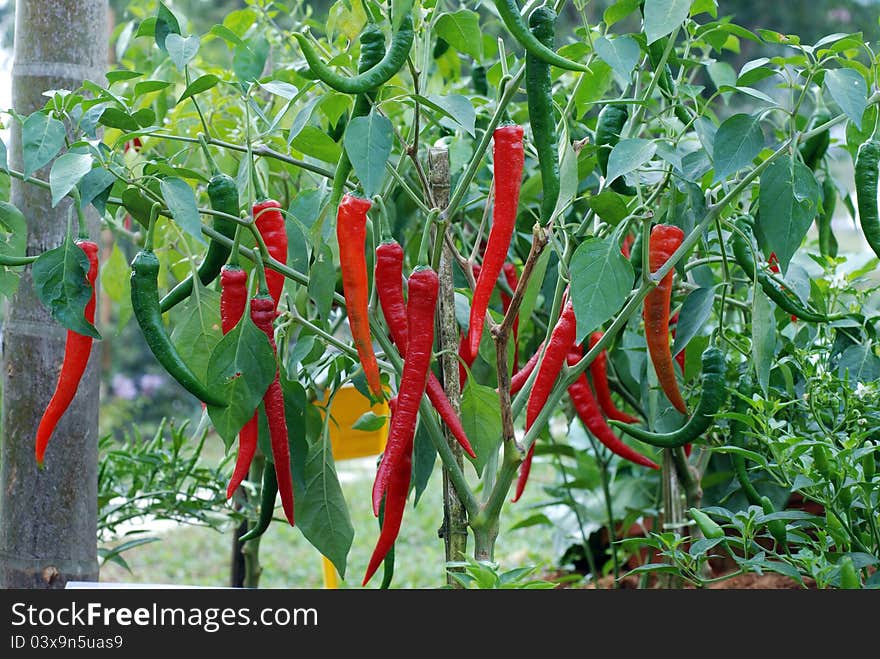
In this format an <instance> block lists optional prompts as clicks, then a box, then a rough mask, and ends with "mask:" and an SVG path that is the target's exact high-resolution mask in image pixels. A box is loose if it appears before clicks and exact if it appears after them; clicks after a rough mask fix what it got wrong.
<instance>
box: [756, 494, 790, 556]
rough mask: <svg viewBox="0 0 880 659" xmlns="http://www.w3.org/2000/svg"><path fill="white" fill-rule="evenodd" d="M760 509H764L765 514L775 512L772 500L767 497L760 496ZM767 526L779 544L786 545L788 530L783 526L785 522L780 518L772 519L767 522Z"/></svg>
mask: <svg viewBox="0 0 880 659" xmlns="http://www.w3.org/2000/svg"><path fill="white" fill-rule="evenodd" d="M761 510H763V511H764V514H765V515H772V514H773V513H775V512H776V509H775V508H774V507H773V502H772V501H770V498H769V497H761ZM767 528H768V529H769V531H770V535H772V536H773V539H774V540H776V542H777V544H779V546H781V547H786V546H787V543H788V532H787V531H786V528H785V522H783V521H782V520H781V519H772V520H770V521H769V522H767Z"/></svg>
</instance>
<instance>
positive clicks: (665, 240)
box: [642, 224, 688, 414]
mask: <svg viewBox="0 0 880 659" xmlns="http://www.w3.org/2000/svg"><path fill="white" fill-rule="evenodd" d="M683 240H684V232H683V231H682V230H681V229H679V228H678V227H677V226H673V225H670V224H658V225H656V226H655V227H654V228H653V229H651V239H650V242H649V247H648V262H649V266H650V269H651V274H653V273H655V272H657V270H659V269H660V268H661V267H663V265H664V264H665V263H666V262H667V261H668V260H669V257H670V256H672V254H673V252H675V250H677V249H678V248H679V246H680V245H681V243H682V241H683ZM672 275H673V271H672V270H670V271H669V272H668V273H666V276H665V277H663V279H662V280H660V282H659V283H658V284H657V287H656V288H655V289H654V290H652V291H651V292H650V293H648V296H647V297H646V298H645V304H644V310H643V313H642V315H643V317H644V320H645V340H646V342H647V344H648V353H649V354H650V356H651V363H652V364H653V365H654V371H655V372H656V373H657V380H658V381H659V382H660V387H661V388H662V389H663V392H664V393H665V394H666V397H667V398H668V399H669V402H670V403H672V405H673V407H675V409H677V410H678V411H679V412H681V413H682V414H687V413H688V412H687V405H685V402H684V399H683V398H682V397H681V392H680V391H679V390H678V381H677V380H676V379H675V367H674V366H673V365H672V351H671V350H670V349H669V308H670V305H671V303H672Z"/></svg>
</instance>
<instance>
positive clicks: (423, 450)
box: [412, 423, 437, 505]
mask: <svg viewBox="0 0 880 659" xmlns="http://www.w3.org/2000/svg"><path fill="white" fill-rule="evenodd" d="M435 462H437V449H436V448H434V442H432V441H431V436H430V435H429V434H428V431H427V430H425V425H424V424H423V423H420V424H419V426H418V428H416V436H415V438H414V439H413V457H412V486H413V505H418V503H419V499H421V498H422V494H424V492H425V488H427V487H428V481H429V480H430V479H431V474H432V473H433V472H434V463H435Z"/></svg>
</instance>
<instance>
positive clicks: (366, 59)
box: [327, 23, 385, 212]
mask: <svg viewBox="0 0 880 659" xmlns="http://www.w3.org/2000/svg"><path fill="white" fill-rule="evenodd" d="M360 43H361V55H360V59H359V60H358V72H359V73H364V72H365V71H369V70H370V69H371V68H372V67H373V66H375V65H376V64H378V63H379V62H380V61H382V59H383V56H384V55H385V35H384V34H383V33H382V30H381V29H379V27H378V26H377V25H376V24H375V23H368V24H367V26H366V27H365V28H364V30H363V32H361V36H360ZM370 106H371V94H370V93H369V92H367V93H363V94H358V95H357V96H356V97H355V99H354V108H352V111H351V117H350V119H349V123H350V122H351V119H354V118H355V117H365V116H367V115H368V114H370ZM351 170H352V165H351V160H349V159H348V154H347V153H346V152H345V149H342V154H341V155H340V156H339V162H338V163H337V164H336V172H335V173H334V174H333V187H332V189H331V190H330V201H329V202H328V205H327V208H329V209H331V210H332V211H334V212H335V210H336V208H337V207H338V206H339V201H340V200H341V199H342V193H343V192H344V191H345V182H346V181H347V180H348V175H349V174H350V173H351Z"/></svg>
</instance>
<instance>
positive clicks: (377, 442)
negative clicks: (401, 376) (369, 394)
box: [321, 385, 388, 460]
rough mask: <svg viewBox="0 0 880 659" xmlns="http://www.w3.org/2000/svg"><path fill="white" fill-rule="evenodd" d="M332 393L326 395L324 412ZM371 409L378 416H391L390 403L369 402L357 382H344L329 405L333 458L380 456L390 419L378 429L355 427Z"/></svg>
mask: <svg viewBox="0 0 880 659" xmlns="http://www.w3.org/2000/svg"><path fill="white" fill-rule="evenodd" d="M329 393H330V392H326V393H325V394H324V400H323V402H322V404H321V410H322V414H323V409H324V406H326V403H327V398H328V397H329ZM369 411H372V412H373V414H375V415H376V416H388V402H387V401H385V402H383V403H381V404H378V405H372V406H371V405H370V401H369V399H368V398H366V397H365V396H364V395H363V394H361V392H359V391H358V390H357V389H355V387H354V385H345V386H343V387H342V388H341V389H340V390H339V391H337V392H336V395H335V396H334V397H333V402H332V403H331V405H330V416H331V419H330V445H331V446H332V447H333V459H334V460H350V459H352V458H364V457H368V456H371V455H379V454H380V453H381V452H382V451H384V450H385V442H386V441H387V439H388V422H387V421H386V422H385V424H384V425H383V426H382V427H381V428H379V429H378V430H370V431H366V430H355V429H354V428H352V426H353V425H354V423H355V421H357V420H358V419H359V418H360V417H361V416H362V415H364V414H366V413H367V412H369Z"/></svg>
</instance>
